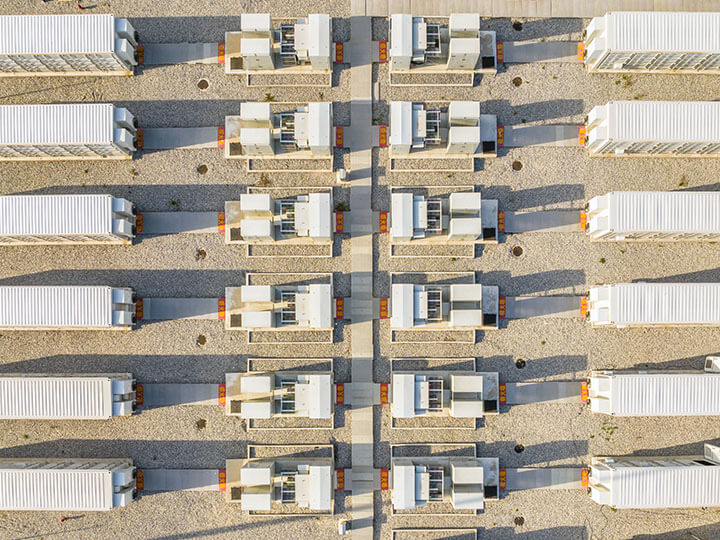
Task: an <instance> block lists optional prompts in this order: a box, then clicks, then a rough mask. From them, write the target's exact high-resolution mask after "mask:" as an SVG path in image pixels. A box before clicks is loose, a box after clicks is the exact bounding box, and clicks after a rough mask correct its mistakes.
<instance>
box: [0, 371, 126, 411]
mask: <svg viewBox="0 0 720 540" xmlns="http://www.w3.org/2000/svg"><path fill="white" fill-rule="evenodd" d="M112 401H113V396H112V383H111V381H110V379H109V378H108V377H0V419H5V420H7V419H16V418H37V419H82V420H102V419H106V418H110V417H111V416H112Z"/></svg>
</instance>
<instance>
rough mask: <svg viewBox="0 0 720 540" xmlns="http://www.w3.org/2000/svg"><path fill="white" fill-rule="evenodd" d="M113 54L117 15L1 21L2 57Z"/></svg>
mask: <svg viewBox="0 0 720 540" xmlns="http://www.w3.org/2000/svg"><path fill="white" fill-rule="evenodd" d="M114 50H115V16H114V15H4V16H2V17H0V54H6V55H10V54H83V53H94V54H98V53H110V52H114Z"/></svg>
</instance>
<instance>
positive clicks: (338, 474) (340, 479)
mask: <svg viewBox="0 0 720 540" xmlns="http://www.w3.org/2000/svg"><path fill="white" fill-rule="evenodd" d="M335 478H336V481H337V490H338V491H345V469H338V470H337V471H335Z"/></svg>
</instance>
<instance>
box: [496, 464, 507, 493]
mask: <svg viewBox="0 0 720 540" xmlns="http://www.w3.org/2000/svg"><path fill="white" fill-rule="evenodd" d="M498 483H499V484H500V489H502V490H507V471H506V470H505V469H500V479H499V482H498Z"/></svg>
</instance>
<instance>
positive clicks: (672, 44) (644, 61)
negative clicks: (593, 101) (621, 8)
mask: <svg viewBox="0 0 720 540" xmlns="http://www.w3.org/2000/svg"><path fill="white" fill-rule="evenodd" d="M719 28H720V13H663V12H611V13H606V14H605V15H604V16H602V17H595V18H594V19H593V20H592V21H590V24H589V25H588V27H587V30H586V31H585V65H586V66H587V68H588V71H591V72H592V71H598V72H622V71H628V72H633V71H641V72H651V73H652V72H670V73H718V72H720V30H718V29H719Z"/></svg>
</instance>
